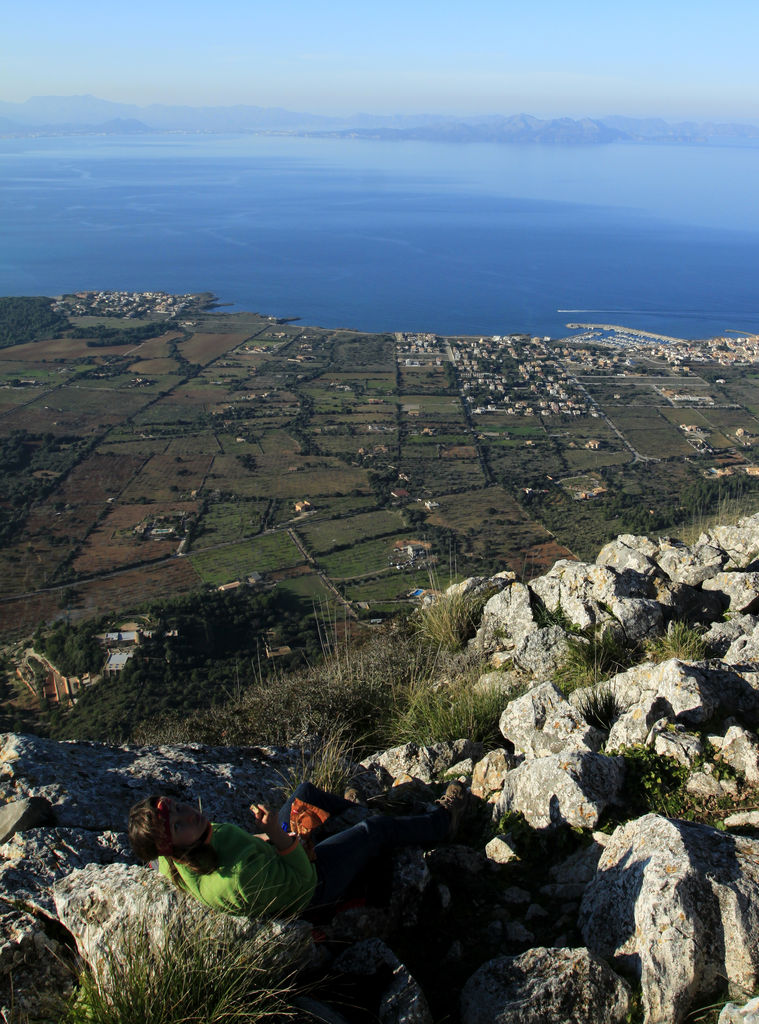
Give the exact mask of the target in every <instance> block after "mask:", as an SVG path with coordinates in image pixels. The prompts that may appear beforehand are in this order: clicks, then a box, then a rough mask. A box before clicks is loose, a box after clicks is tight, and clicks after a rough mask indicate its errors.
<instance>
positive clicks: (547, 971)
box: [461, 948, 630, 1024]
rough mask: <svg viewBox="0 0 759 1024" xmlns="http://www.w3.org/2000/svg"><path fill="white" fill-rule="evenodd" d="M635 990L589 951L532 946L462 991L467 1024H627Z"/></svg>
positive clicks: (479, 974)
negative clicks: (631, 995) (559, 1022)
mask: <svg viewBox="0 0 759 1024" xmlns="http://www.w3.org/2000/svg"><path fill="white" fill-rule="evenodd" d="M629 1005H630V989H629V987H628V985H627V983H626V982H624V981H623V980H622V979H621V978H620V977H619V976H618V975H616V974H615V973H614V971H612V970H611V969H610V968H609V967H608V966H607V965H606V964H605V963H604V962H603V960H601V959H600V958H599V957H597V956H594V955H593V954H592V953H589V952H588V950H587V949H541V948H537V949H531V950H529V951H528V952H527V953H523V954H522V955H521V956H518V957H499V958H498V959H497V960H490V961H489V962H488V963H486V964H483V965H482V967H480V969H479V970H478V971H476V972H475V973H474V974H473V975H472V977H471V978H470V979H469V980H468V981H467V983H466V985H465V986H464V988H463V990H462V993H461V1021H462V1024H546V1022H547V1021H557V1022H558V1021H561V1022H562V1024H600V1022H601V1021H604V1022H605V1024H622V1022H623V1021H624V1020H625V1019H626V1017H627V1011H628V1009H629Z"/></svg>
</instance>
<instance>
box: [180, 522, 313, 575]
mask: <svg viewBox="0 0 759 1024" xmlns="http://www.w3.org/2000/svg"><path fill="white" fill-rule="evenodd" d="M190 561H191V562H192V565H193V568H194V569H195V570H196V572H197V573H198V575H199V576H200V577H201V579H202V580H203V582H204V583H210V584H212V585H213V586H220V585H221V584H223V583H231V582H232V581H233V580H239V579H243V578H244V577H245V576H247V575H249V574H250V573H252V572H259V573H270V572H273V571H274V570H275V569H282V568H286V567H288V566H293V565H300V563H301V562H302V561H303V556H302V555H301V553H300V552H299V551H298V549H297V548H296V547H295V545H294V544H293V542H292V541H291V540H290V538H289V537H288V535H287V534H286V533H272V534H267V535H265V536H262V537H256V538H255V539H254V540H248V541H241V542H240V543H238V544H228V545H224V546H223V547H220V548H214V549H212V550H206V551H196V552H193V553H192V554H191V555H190Z"/></svg>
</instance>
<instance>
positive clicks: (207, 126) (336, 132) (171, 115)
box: [0, 96, 759, 145]
mask: <svg viewBox="0 0 759 1024" xmlns="http://www.w3.org/2000/svg"><path fill="white" fill-rule="evenodd" d="M166 131H178V132H276V133H288V134H293V135H319V136H327V137H333V138H365V139H384V140H394V139H397V140H404V139H415V140H421V141H428V142H537V143H553V144H597V143H604V142H668V143H680V144H691V145H692V144H694V143H699V144H712V145H719V144H722V145H756V144H757V141H759V124H746V123H743V124H734V123H727V124H722V123H714V122H696V121H683V122H677V123H670V122H668V121H664V120H662V119H660V118H645V119H638V118H632V117H619V116H610V117H601V118H589V117H586V118H580V119H573V118H570V117H560V118H553V119H549V120H541V119H540V118H537V117H532V116H530V115H529V114H515V115H512V116H509V117H505V116H500V115H495V114H494V115H489V116H483V117H453V116H446V115H441V114H438V115H435V114H419V115H400V114H399V115H391V116H381V115H374V114H355V115H352V116H350V117H323V116H321V115H319V114H306V113H299V112H296V111H292V110H283V109H281V108H279V107H253V106H242V105H241V106H232V107H187V106H166V105H161V104H152V105H151V106H147V107H139V106H135V105H133V104H127V103H112V102H110V101H109V100H101V99H98V98H97V97H96V96H35V97H32V98H31V99H29V100H27V101H26V102H25V103H0V135H4V136H16V137H24V136H30V135H47V134H53V135H63V134H71V135H81V134H106V135H126V134H129V135H133V134H142V133H150V132H166Z"/></svg>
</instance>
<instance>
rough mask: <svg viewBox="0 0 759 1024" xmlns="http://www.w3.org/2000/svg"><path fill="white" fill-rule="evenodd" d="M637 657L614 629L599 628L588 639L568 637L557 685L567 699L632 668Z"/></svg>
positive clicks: (557, 676)
mask: <svg viewBox="0 0 759 1024" xmlns="http://www.w3.org/2000/svg"><path fill="white" fill-rule="evenodd" d="M634 658H635V652H634V651H633V650H631V649H630V648H629V647H627V646H625V644H624V643H623V642H622V641H621V640H620V639H619V637H618V636H617V634H616V633H615V631H614V630H613V629H609V628H608V627H604V626H597V627H596V628H595V629H593V630H592V631H591V632H590V633H589V634H586V635H585V636H577V637H569V638H568V641H567V654H566V657H565V659H564V663H563V665H562V666H561V668H560V669H559V671H558V672H557V673H556V685H557V686H558V687H559V689H560V690H561V692H562V693H563V694H564V695H565V696H566V695H567V694H570V693H571V692H572V691H573V690H578V689H580V688H581V687H586V686H596V685H597V684H598V683H600V682H601V681H602V680H603V679H608V678H609V677H610V676H613V675H616V673H617V672H622V671H624V669H626V668H629V666H630V665H631V664H632V663H633V661H634Z"/></svg>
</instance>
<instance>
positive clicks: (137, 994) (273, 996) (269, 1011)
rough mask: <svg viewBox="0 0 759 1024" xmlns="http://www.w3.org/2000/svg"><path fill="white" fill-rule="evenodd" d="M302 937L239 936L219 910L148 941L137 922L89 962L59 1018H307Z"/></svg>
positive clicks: (254, 1022)
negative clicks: (300, 966)
mask: <svg viewBox="0 0 759 1024" xmlns="http://www.w3.org/2000/svg"><path fill="white" fill-rule="evenodd" d="M298 954H299V944H298V942H296V941H295V940H293V939H292V938H290V937H279V938H277V937H275V936H274V935H273V934H272V933H271V930H270V929H262V931H261V932H260V933H258V934H257V935H255V936H253V937H252V938H240V937H239V936H236V935H235V934H234V931H233V930H232V929H231V928H229V927H224V926H223V925H222V926H220V925H219V918H218V917H217V916H214V917H213V918H211V919H210V920H209V921H208V922H205V923H203V924H201V925H198V926H197V927H196V928H195V929H194V930H193V931H192V932H187V931H186V930H184V931H183V930H182V929H180V928H177V929H176V931H175V932H168V933H167V935H166V937H165V941H164V942H162V943H158V944H153V943H151V941H150V939H149V937H148V935H147V934H146V933H145V931H144V930H143V929H142V928H134V929H133V930H130V931H129V932H126V933H124V934H123V936H122V937H121V941H119V943H118V944H116V945H114V946H113V948H112V949H111V950H110V951H109V952H108V953H107V954H106V955H105V957H104V958H103V960H102V962H101V964H100V967H99V969H98V970H94V969H92V968H89V967H88V968H86V969H85V971H84V973H83V974H82V976H81V978H80V980H79V988H78V991H77V993H76V996H75V998H74V999H73V1000H72V1002H71V1003H70V1004H69V1005H68V1007H67V1008H66V1010H65V1012H64V1014H63V1016H62V1018H61V1024H190V1022H192V1024H222V1022H223V1024H258V1022H262V1021H271V1022H277V1024H278V1022H280V1021H286V1020H294V1019H296V1018H298V1019H302V1014H301V1011H300V1010H299V1009H298V1008H297V1007H296V1006H295V1005H294V1002H293V1000H294V998H295V997H296V995H297V992H298V987H297V983H296V965H297V961H298V958H299V956H298Z"/></svg>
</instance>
